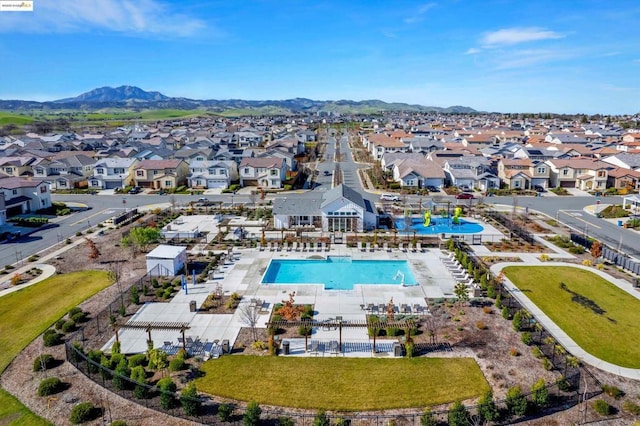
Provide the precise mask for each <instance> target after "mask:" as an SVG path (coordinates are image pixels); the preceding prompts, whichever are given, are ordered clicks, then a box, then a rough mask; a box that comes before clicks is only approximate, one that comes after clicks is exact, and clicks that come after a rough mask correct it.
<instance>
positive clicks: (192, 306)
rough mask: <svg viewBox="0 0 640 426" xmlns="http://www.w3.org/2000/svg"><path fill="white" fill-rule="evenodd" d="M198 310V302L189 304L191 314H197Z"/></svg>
mask: <svg viewBox="0 0 640 426" xmlns="http://www.w3.org/2000/svg"><path fill="white" fill-rule="evenodd" d="M197 310H198V307H197V305H196V301H195V300H192V301H191V302H189V312H196V311H197Z"/></svg>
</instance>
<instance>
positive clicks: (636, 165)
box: [602, 152, 640, 171]
mask: <svg viewBox="0 0 640 426" xmlns="http://www.w3.org/2000/svg"><path fill="white" fill-rule="evenodd" d="M602 161H604V162H605V163H609V164H612V165H614V166H617V167H622V168H624V169H630V170H636V171H640V152H638V153H630V152H621V153H618V154H616V155H612V156H609V157H606V158H603V159H602Z"/></svg>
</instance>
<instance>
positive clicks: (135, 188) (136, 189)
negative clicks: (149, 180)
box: [129, 186, 142, 194]
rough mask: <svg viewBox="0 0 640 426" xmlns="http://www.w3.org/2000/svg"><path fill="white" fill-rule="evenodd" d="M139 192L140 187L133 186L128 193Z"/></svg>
mask: <svg viewBox="0 0 640 426" xmlns="http://www.w3.org/2000/svg"><path fill="white" fill-rule="evenodd" d="M141 192H142V188H140V187H139V186H134V187H133V188H131V189H130V190H129V194H139V193H141Z"/></svg>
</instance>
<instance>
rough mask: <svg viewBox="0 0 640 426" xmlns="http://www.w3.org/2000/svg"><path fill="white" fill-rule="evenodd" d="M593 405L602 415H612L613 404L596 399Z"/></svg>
mask: <svg viewBox="0 0 640 426" xmlns="http://www.w3.org/2000/svg"><path fill="white" fill-rule="evenodd" d="M591 406H592V407H593V410H594V411H595V412H596V413H598V414H600V415H601V416H609V415H611V406H610V405H609V404H607V403H606V402H605V401H604V400H602V399H598V400H596V401H594V402H593V404H592V405H591Z"/></svg>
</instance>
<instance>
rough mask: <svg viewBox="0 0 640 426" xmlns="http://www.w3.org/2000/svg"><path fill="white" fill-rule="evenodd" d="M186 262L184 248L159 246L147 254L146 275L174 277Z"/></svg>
mask: <svg viewBox="0 0 640 426" xmlns="http://www.w3.org/2000/svg"><path fill="white" fill-rule="evenodd" d="M186 262H187V248H186V247H181V246H168V245H159V246H158V247H156V248H155V249H153V250H152V251H151V252H150V253H149V254H147V273H148V274H149V275H152V276H170V275H176V274H178V273H179V271H180V270H181V269H182V268H183V267H184V265H185V263H186Z"/></svg>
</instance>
